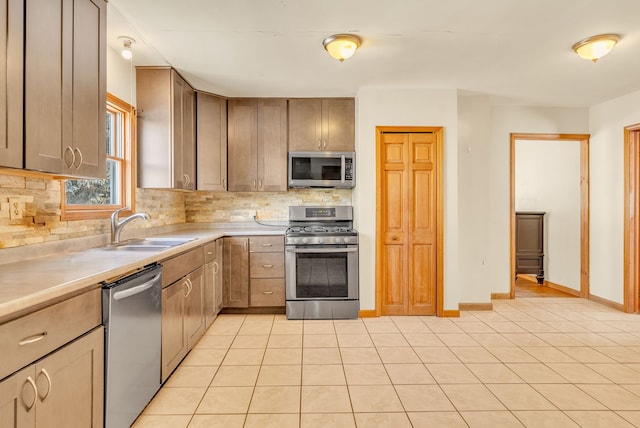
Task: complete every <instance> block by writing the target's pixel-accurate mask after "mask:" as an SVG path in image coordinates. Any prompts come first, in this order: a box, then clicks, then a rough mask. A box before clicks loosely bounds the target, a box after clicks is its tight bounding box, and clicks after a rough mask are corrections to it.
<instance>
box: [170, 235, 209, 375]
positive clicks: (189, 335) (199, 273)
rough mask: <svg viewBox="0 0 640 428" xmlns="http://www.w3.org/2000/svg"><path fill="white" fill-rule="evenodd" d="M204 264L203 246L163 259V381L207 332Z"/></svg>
mask: <svg viewBox="0 0 640 428" xmlns="http://www.w3.org/2000/svg"><path fill="white" fill-rule="evenodd" d="M203 263H204V250H203V248H202V247H198V248H196V249H193V250H190V251H187V252H186V253H183V254H180V255H178V256H175V257H173V258H171V259H168V260H164V261H162V262H161V264H162V266H163V272H162V286H163V288H162V357H161V359H162V363H161V367H162V369H161V371H162V374H161V378H162V382H164V381H165V380H166V379H167V378H168V377H169V375H170V374H171V373H172V372H173V371H174V370H175V368H176V367H178V365H179V364H180V362H181V361H182V359H183V358H184V357H185V356H186V355H187V353H188V352H189V351H190V350H191V348H192V347H193V346H194V345H195V344H196V343H197V341H198V340H199V339H200V337H201V336H202V335H203V334H204V276H203V267H202V265H203Z"/></svg>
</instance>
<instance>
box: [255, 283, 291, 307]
mask: <svg viewBox="0 0 640 428" xmlns="http://www.w3.org/2000/svg"><path fill="white" fill-rule="evenodd" d="M284 305H285V291H284V278H262V279H258V278H251V306H252V307H262V306H284Z"/></svg>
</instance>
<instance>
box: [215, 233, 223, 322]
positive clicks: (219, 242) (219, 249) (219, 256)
mask: <svg viewBox="0 0 640 428" xmlns="http://www.w3.org/2000/svg"><path fill="white" fill-rule="evenodd" d="M223 245H224V240H223V239H222V238H219V239H216V260H215V261H216V263H217V266H216V267H217V270H216V271H215V278H216V284H215V306H216V314H218V313H219V312H220V311H221V310H222V308H223V306H224V298H223V295H224V294H223V286H224V277H223V272H224V265H225V261H224V247H223Z"/></svg>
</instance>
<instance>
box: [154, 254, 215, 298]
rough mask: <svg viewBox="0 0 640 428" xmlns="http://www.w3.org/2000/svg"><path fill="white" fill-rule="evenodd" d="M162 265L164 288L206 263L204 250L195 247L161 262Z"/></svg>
mask: <svg viewBox="0 0 640 428" xmlns="http://www.w3.org/2000/svg"><path fill="white" fill-rule="evenodd" d="M160 264H161V265H162V288H164V287H166V286H168V285H171V284H173V283H174V282H176V281H177V280H179V279H180V278H182V277H183V276H186V275H188V274H189V273H191V272H193V271H194V270H196V269H198V268H199V267H200V266H202V265H203V264H204V250H203V249H202V247H198V248H194V249H193V250H190V251H187V252H186V253H182V254H178V255H177V256H175V257H172V258H170V259H167V260H163V261H161V262H160Z"/></svg>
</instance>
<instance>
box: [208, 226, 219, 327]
mask: <svg viewBox="0 0 640 428" xmlns="http://www.w3.org/2000/svg"><path fill="white" fill-rule="evenodd" d="M222 242H223V239H222V238H219V239H216V240H215V241H213V242H209V243H208V244H206V245H205V246H204V251H205V265H204V316H205V330H206V329H208V328H209V326H211V324H212V323H213V321H214V320H215V319H216V316H217V315H218V312H220V311H221V310H222V282H223V279H222V251H223V250H222Z"/></svg>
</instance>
